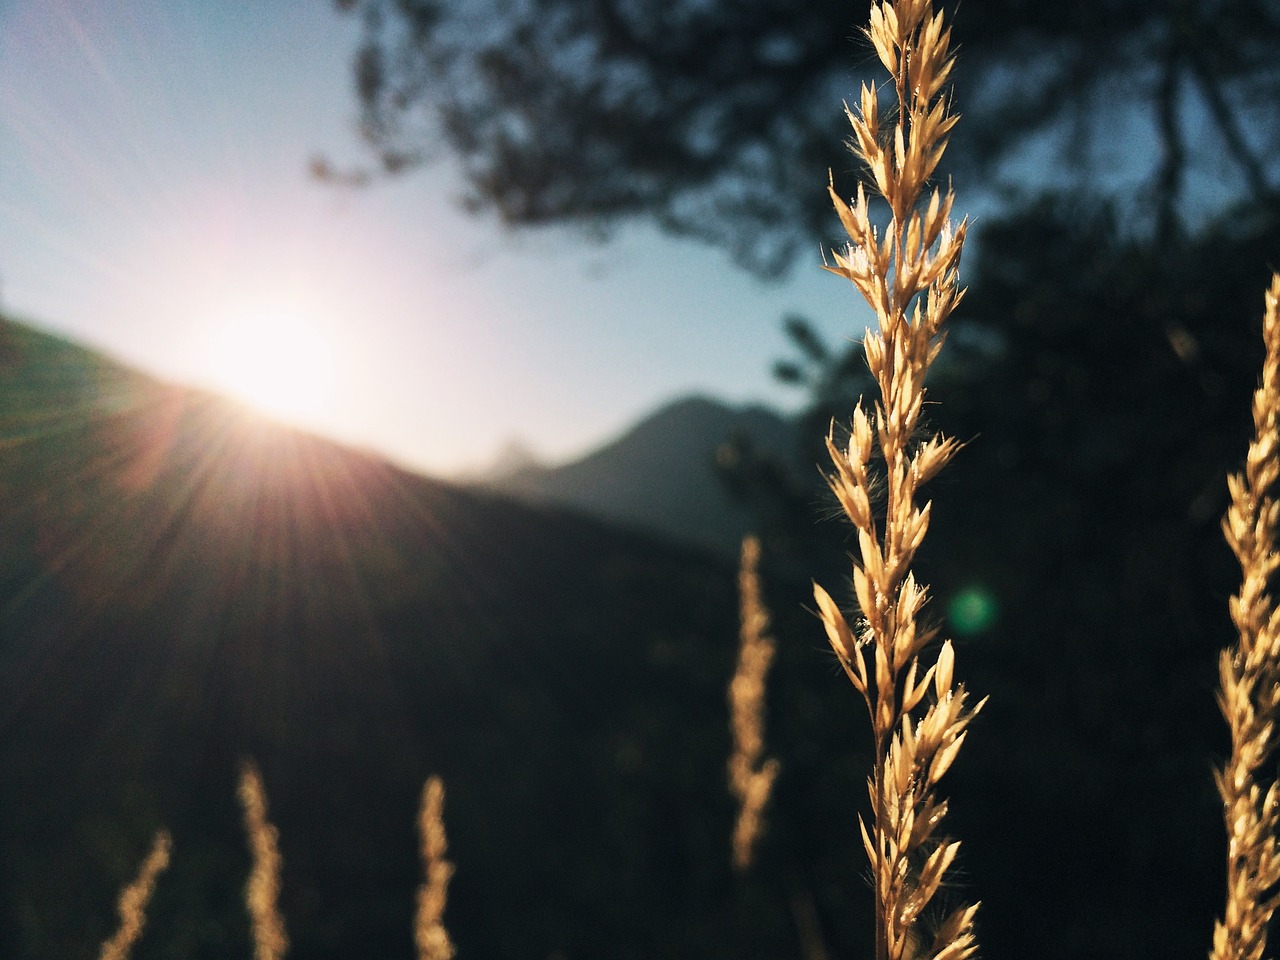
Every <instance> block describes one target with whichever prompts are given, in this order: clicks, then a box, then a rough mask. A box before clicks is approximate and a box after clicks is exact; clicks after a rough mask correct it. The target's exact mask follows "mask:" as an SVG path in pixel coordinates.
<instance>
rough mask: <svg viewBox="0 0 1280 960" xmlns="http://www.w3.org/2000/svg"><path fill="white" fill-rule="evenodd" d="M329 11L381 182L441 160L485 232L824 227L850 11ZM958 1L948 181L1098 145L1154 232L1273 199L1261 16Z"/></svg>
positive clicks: (873, 64)
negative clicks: (1122, 172)
mask: <svg viewBox="0 0 1280 960" xmlns="http://www.w3.org/2000/svg"><path fill="white" fill-rule="evenodd" d="M337 3H338V6H339V7H340V8H343V9H345V10H348V11H350V12H352V13H354V14H356V15H358V16H360V17H362V19H363V22H364V25H365V31H364V40H363V43H362V45H361V47H360V49H359V51H358V52H357V55H356V57H355V86H356V90H357V94H358V97H359V101H360V105H361V110H362V121H361V127H362V134H363V136H364V137H365V139H366V140H367V142H368V144H369V146H370V147H371V148H372V151H373V153H374V155H375V157H376V165H375V168H376V169H377V170H379V171H381V172H388V173H397V172H401V171H405V170H408V169H411V168H413V167H415V166H417V165H419V164H421V163H423V162H425V161H428V160H431V159H433V158H437V157H439V156H441V155H451V156H453V157H454V158H456V160H457V161H458V162H459V164H460V166H461V169H462V172H463V175H464V178H465V181H466V184H467V189H468V193H467V196H466V202H467V204H468V205H469V206H470V207H471V208H473V209H475V210H477V211H486V212H492V213H494V214H496V215H497V216H498V217H499V218H500V219H501V220H502V221H504V222H506V223H509V224H512V225H538V224H570V225H577V226H580V227H584V228H586V229H587V230H590V231H597V232H607V231H608V229H609V228H610V227H611V226H612V225H615V224H617V223H619V222H621V221H624V220H627V219H631V218H637V217H651V218H653V219H654V220H655V221H656V222H657V223H658V224H659V225H661V226H662V227H663V228H664V229H666V230H668V231H671V232H673V233H676V234H682V235H688V236H693V237H696V238H699V239H702V240H706V241H708V242H710V243H713V244H716V245H718V246H721V247H723V248H725V249H727V250H729V251H730V252H732V253H733V254H734V255H735V256H736V257H737V258H738V259H739V261H740V262H741V263H742V265H743V266H745V267H747V268H748V269H751V270H754V271H756V272H760V273H765V274H768V273H774V272H779V271H781V270H783V269H785V268H786V266H787V264H788V263H789V261H790V259H791V257H792V254H793V253H794V252H795V250H796V249H797V247H800V246H803V247H805V248H811V245H812V244H813V243H815V241H817V240H819V239H826V238H828V237H830V236H831V235H833V234H834V233H835V231H834V230H833V229H832V228H831V225H830V220H829V216H830V214H829V209H828V205H827V202H826V199H825V195H824V191H823V189H822V186H823V181H824V179H825V176H826V171H827V169H828V168H830V167H834V168H835V169H834V174H835V176H836V178H837V181H838V182H842V181H846V180H848V181H849V182H851V175H852V174H853V172H854V171H853V161H852V159H851V158H850V157H849V154H848V153H847V152H846V151H845V150H844V149H843V148H842V146H841V140H842V139H843V138H844V137H845V136H846V134H847V126H846V124H845V122H844V119H843V117H842V116H841V115H840V109H839V105H840V103H841V100H842V99H849V98H851V97H854V96H856V92H857V86H858V83H859V82H860V80H861V79H862V78H863V77H864V76H866V77H868V78H873V77H875V76H877V75H878V74H877V71H878V67H879V65H878V63H877V61H876V58H875V56H874V53H873V52H872V51H871V49H870V45H869V43H868V42H867V41H866V40H865V39H864V38H863V37H862V35H861V33H860V31H859V29H858V25H859V24H861V23H863V22H865V19H866V7H865V4H864V5H862V6H859V5H858V4H856V3H855V4H853V5H850V4H848V3H846V2H842V0H462V2H458V0H337ZM947 6H948V7H956V6H957V4H955V3H948V4H947ZM958 6H959V7H960V9H959V11H958V12H959V16H957V17H955V19H954V27H955V39H956V40H957V41H958V43H959V47H960V51H961V53H960V56H961V69H960V70H959V71H958V72H957V75H956V76H957V82H958V84H959V88H958V89H957V97H958V101H959V105H960V109H961V112H963V113H964V114H965V121H964V123H963V124H962V126H961V128H960V130H961V131H963V132H962V133H960V134H958V135H957V138H956V139H955V141H954V143H953V146H952V150H951V154H950V159H951V162H952V164H953V169H955V168H956V167H957V166H961V167H965V168H967V169H966V174H968V173H970V172H973V173H977V174H981V175H982V176H983V178H984V182H986V183H990V182H991V175H992V174H993V173H994V172H995V171H996V170H997V168H998V165H999V164H1001V163H1002V162H1004V161H1009V160H1011V159H1016V158H1018V157H1019V156H1021V157H1022V158H1023V159H1024V161H1025V159H1026V158H1027V157H1029V156H1031V154H1029V153H1026V152H1025V150H1026V148H1027V147H1028V146H1029V145H1031V144H1033V143H1034V142H1035V141H1036V139H1037V138H1039V137H1046V138H1048V139H1049V140H1050V141H1051V142H1052V144H1053V145H1054V146H1055V147H1056V148H1057V153H1056V154H1055V155H1054V160H1053V164H1054V166H1053V170H1054V171H1058V170H1061V171H1063V172H1064V173H1066V172H1067V171H1070V175H1071V176H1072V177H1074V178H1075V179H1076V180H1077V181H1078V182H1079V183H1084V182H1086V181H1087V182H1088V183H1089V184H1090V189H1093V190H1098V191H1105V190H1106V189H1108V188H1110V189H1112V190H1113V191H1114V190H1115V189H1116V188H1117V186H1118V185H1117V184H1116V183H1115V177H1114V176H1113V175H1112V173H1113V171H1114V170H1115V168H1116V166H1117V163H1118V159H1117V155H1118V153H1119V154H1124V153H1126V152H1128V151H1136V152H1137V155H1138V156H1139V157H1140V158H1141V160H1142V162H1143V164H1144V166H1145V169H1144V170H1142V171H1140V172H1141V173H1142V175H1143V176H1142V182H1141V183H1140V184H1139V185H1138V187H1139V189H1138V190H1137V191H1136V192H1135V191H1134V190H1133V189H1132V187H1133V186H1134V185H1133V184H1132V183H1129V184H1126V185H1125V190H1126V193H1127V195H1128V197H1129V200H1128V206H1127V208H1126V211H1125V213H1126V216H1127V217H1128V218H1129V219H1130V220H1132V221H1133V222H1134V223H1137V224H1140V225H1141V226H1143V227H1144V228H1145V229H1147V230H1148V231H1155V232H1157V233H1159V234H1161V235H1166V236H1167V235H1170V234H1171V233H1173V232H1176V231H1178V230H1179V229H1182V228H1183V227H1184V226H1185V224H1186V222H1187V221H1188V220H1189V219H1194V218H1193V217H1188V215H1187V214H1186V213H1185V212H1184V211H1186V210H1187V209H1194V208H1195V205H1196V203H1197V202H1201V201H1202V200H1203V198H1201V197H1199V196H1198V194H1199V193H1203V192H1205V191H1207V190H1208V188H1207V187H1206V186H1205V185H1206V184H1210V183H1212V184H1213V187H1212V191H1216V192H1212V191H1210V192H1212V197H1211V198H1209V199H1208V201H1207V202H1211V203H1216V202H1221V200H1222V199H1223V198H1224V196H1223V195H1224V192H1225V194H1226V196H1227V197H1228V198H1230V199H1236V200H1238V199H1241V198H1246V197H1247V198H1249V199H1251V200H1253V201H1258V200H1261V199H1264V198H1266V199H1268V200H1269V199H1270V198H1271V197H1272V195H1273V192H1274V187H1273V182H1274V177H1273V176H1271V174H1273V173H1274V170H1273V165H1272V164H1270V163H1269V162H1268V160H1267V158H1269V157H1271V156H1274V155H1275V154H1276V149H1275V148H1276V146H1277V136H1278V134H1280V124H1278V123H1277V122H1276V121H1277V115H1278V111H1277V110H1276V109H1275V103H1276V102H1277V98H1278V97H1280V3H1277V2H1276V0H1076V2H1072V3H1042V2H1032V0H982V2H979V3H970V4H959V5H958ZM952 12H955V11H954V10H953V11H952ZM1037 155H1038V154H1037ZM975 168H976V169H975ZM1015 168H1016V169H1017V170H1020V171H1022V172H1023V173H1024V174H1025V172H1026V170H1025V168H1026V164H1025V163H1024V164H1022V165H1021V166H1016V165H1015ZM316 169H317V172H318V173H320V174H321V175H328V176H335V177H339V176H343V174H342V173H340V172H338V171H335V170H334V168H333V167H332V165H331V164H329V163H328V162H327V161H325V160H317V161H316ZM371 175H372V173H371V172H370V171H369V170H365V171H363V172H358V173H357V174H355V177H356V178H357V179H368V178H369V177H370V176H371ZM1038 175H1039V177H1040V178H1041V180H1042V181H1045V180H1049V179H1050V178H1053V179H1055V180H1061V179H1062V176H1061V175H1058V174H1056V173H1051V172H1049V171H1048V170H1041V171H1039V173H1038ZM1041 185H1043V182H1042V184H1041ZM1201 188H1203V189H1201ZM1224 188H1225V190H1224Z"/></svg>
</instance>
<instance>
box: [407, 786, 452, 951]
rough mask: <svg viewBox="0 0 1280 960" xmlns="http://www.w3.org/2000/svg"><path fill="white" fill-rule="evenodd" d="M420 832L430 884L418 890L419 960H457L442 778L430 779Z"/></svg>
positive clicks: (415, 932)
mask: <svg viewBox="0 0 1280 960" xmlns="http://www.w3.org/2000/svg"><path fill="white" fill-rule="evenodd" d="M418 832H419V834H420V836H421V840H422V869H423V873H424V874H425V876H426V882H425V883H423V884H422V885H421V886H420V887H419V888H418V912H417V917H416V921H415V923H414V930H413V935H414V942H415V943H416V944H417V947H418V960H453V956H454V953H455V952H456V951H455V950H454V946H453V941H452V940H450V939H449V931H448V930H446V929H445V926H444V908H445V905H446V904H447V902H448V898H449V880H450V878H452V877H453V864H452V863H450V862H449V861H448V860H446V859H445V854H446V853H448V851H449V844H448V840H447V838H446V837H445V832H444V781H442V780H441V779H440V778H439V777H430V778H428V779H427V782H426V785H425V786H424V787H423V788H422V809H421V811H420V813H419V815H418Z"/></svg>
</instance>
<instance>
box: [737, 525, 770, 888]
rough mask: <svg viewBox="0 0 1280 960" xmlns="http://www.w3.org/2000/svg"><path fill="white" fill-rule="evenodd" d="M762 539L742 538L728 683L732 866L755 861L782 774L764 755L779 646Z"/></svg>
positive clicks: (745, 866)
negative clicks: (763, 584) (764, 585)
mask: <svg viewBox="0 0 1280 960" xmlns="http://www.w3.org/2000/svg"><path fill="white" fill-rule="evenodd" d="M759 568H760V541H759V540H757V539H756V538H755V537H750V536H749V537H744V538H743V540H742V563H741V567H740V568H739V573H738V597H739V600H738V603H739V616H740V623H741V629H740V632H739V644H738V668H737V670H736V671H735V672H734V675H733V680H732V681H730V683H729V716H730V727H731V728H732V731H733V753H732V755H731V756H730V757H729V788H730V790H731V791H732V792H733V795H734V797H735V798H736V799H737V801H738V818H737V820H736V821H735V823H734V828H733V865H734V866H735V867H736V868H737V869H739V870H745V869H746V868H747V867H749V866H750V865H751V859H752V856H753V854H754V852H755V846H756V842H757V840H758V839H759V837H760V834H761V833H762V832H763V830H764V808H765V805H766V804H767V803H768V802H769V794H770V793H771V792H772V791H773V782H774V780H776V779H777V777H778V761H777V760H774V759H769V760H765V759H763V758H764V697H765V678H766V677H767V676H768V674H769V667H770V666H771V665H772V664H773V656H774V652H775V650H776V648H777V644H776V643H775V641H774V639H773V637H772V636H771V635H770V633H769V610H768V608H766V607H765V605H764V599H763V597H762V596H761V591H760V569H759Z"/></svg>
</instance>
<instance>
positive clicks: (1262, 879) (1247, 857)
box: [1210, 274, 1280, 960]
mask: <svg viewBox="0 0 1280 960" xmlns="http://www.w3.org/2000/svg"><path fill="white" fill-rule="evenodd" d="M1262 335H1263V342H1264V343H1265V345H1266V359H1265V360H1264V361H1263V366H1262V381H1261V383H1260V385H1259V386H1258V388H1257V390H1256V391H1255V392H1254V394H1253V425H1254V436H1253V439H1252V440H1251V441H1250V443H1249V451H1248V455H1247V457H1246V459H1245V465H1244V470H1243V471H1242V472H1241V473H1238V474H1234V475H1232V476H1230V477H1228V478H1227V481H1228V486H1229V488H1230V491H1231V505H1230V507H1229V508H1228V510H1227V515H1226V517H1225V518H1224V519H1223V522H1222V528H1223V532H1224V533H1225V535H1226V539H1227V543H1228V544H1229V545H1230V547H1231V549H1232V551H1234V553H1235V555H1236V558H1237V559H1238V560H1239V561H1240V567H1241V570H1242V571H1243V574H1244V579H1243V582H1242V583H1241V586H1240V592H1239V593H1237V594H1236V595H1235V596H1234V597H1232V598H1231V619H1232V621H1233V622H1234V623H1235V626H1236V630H1237V632H1238V640H1237V642H1236V644H1235V645H1234V646H1233V647H1231V648H1229V649H1227V650H1224V651H1223V652H1222V655H1221V657H1220V658H1219V661H1218V675H1219V684H1220V686H1219V691H1218V705H1219V706H1220V707H1221V709H1222V715H1223V716H1224V717H1225V718H1226V720H1227V724H1228V726H1229V727H1230V728H1231V756H1230V758H1229V759H1228V760H1227V762H1226V763H1225V765H1224V766H1223V768H1222V769H1221V770H1220V771H1218V772H1217V774H1216V779H1217V783H1218V792H1219V794H1220V795H1221V796H1222V804H1223V815H1224V818H1225V820H1226V825H1227V844H1228V848H1227V905H1226V913H1225V917H1224V919H1223V920H1222V921H1219V922H1218V923H1216V924H1215V925H1214V931H1213V949H1212V951H1211V953H1210V957H1211V960H1262V956H1263V954H1264V952H1265V951H1266V947H1267V924H1268V922H1269V921H1270V919H1271V915H1272V914H1273V913H1274V912H1275V909H1276V907H1277V906H1278V905H1280V895H1278V894H1277V893H1276V888H1277V885H1278V884H1280V848H1278V847H1277V842H1276V834H1277V829H1278V828H1280V785H1277V783H1276V782H1275V781H1274V780H1272V782H1271V783H1270V785H1269V786H1267V787H1266V789H1265V790H1264V789H1263V786H1262V784H1261V783H1260V782H1259V779H1260V774H1262V773H1263V771H1264V769H1265V768H1266V767H1268V766H1269V765H1270V763H1269V761H1271V758H1272V757H1273V756H1274V754H1275V738H1276V723H1277V720H1278V719H1280V607H1277V606H1276V603H1275V600H1274V599H1273V598H1272V596H1271V594H1270V584H1271V581H1272V578H1273V576H1274V574H1275V572H1276V570H1277V568H1280V553H1278V552H1277V539H1276V533H1277V527H1278V526H1280V502H1277V500H1276V498H1275V496H1274V493H1273V490H1274V487H1275V485H1276V481H1277V479H1280V274H1277V275H1275V276H1273V277H1272V280H1271V287H1270V288H1269V289H1268V290H1267V294H1266V309H1265V311H1264V314H1263V323H1262Z"/></svg>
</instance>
